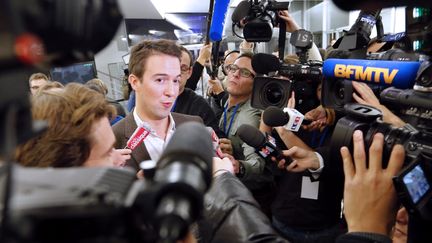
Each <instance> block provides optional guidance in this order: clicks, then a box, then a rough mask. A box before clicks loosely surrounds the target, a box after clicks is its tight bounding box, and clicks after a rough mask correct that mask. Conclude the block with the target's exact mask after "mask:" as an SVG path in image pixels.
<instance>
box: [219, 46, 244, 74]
mask: <svg viewBox="0 0 432 243" xmlns="http://www.w3.org/2000/svg"><path fill="white" fill-rule="evenodd" d="M233 53H238V54H240V51H238V50H233V51H230V52H228V53H227V54H226V55H225V56H224V58H223V62H222V72H223V74H224V75H225V76H226V75H228V74H227V73H226V71H225V68H224V63H225V59H227V57H228V56H229V55H231V54H233Z"/></svg>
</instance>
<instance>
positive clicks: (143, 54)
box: [129, 40, 182, 78]
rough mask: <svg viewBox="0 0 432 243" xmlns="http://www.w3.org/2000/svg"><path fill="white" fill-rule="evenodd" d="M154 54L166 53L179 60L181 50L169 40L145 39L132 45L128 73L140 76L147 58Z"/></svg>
mask: <svg viewBox="0 0 432 243" xmlns="http://www.w3.org/2000/svg"><path fill="white" fill-rule="evenodd" d="M155 54H166V55H169V56H174V57H177V58H178V59H179V61H180V60H181V55H182V53H181V50H180V48H179V47H178V45H177V44H176V43H175V42H174V41H171V40H145V41H142V42H141V43H139V44H137V45H135V46H134V47H132V51H131V56H130V59H129V73H130V74H133V75H135V76H137V77H138V78H141V77H142V76H143V74H144V72H145V70H144V67H145V65H146V61H147V59H148V58H149V57H150V56H152V55H155Z"/></svg>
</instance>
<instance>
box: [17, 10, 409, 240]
mask: <svg viewBox="0 0 432 243" xmlns="http://www.w3.org/2000/svg"><path fill="white" fill-rule="evenodd" d="M278 14H279V17H280V18H281V19H282V20H283V21H285V23H286V30H287V32H290V33H292V32H294V31H296V30H299V29H300V27H299V26H298V25H297V24H296V23H295V21H294V20H293V19H292V17H291V16H290V15H289V13H288V11H280V12H279V13H278ZM253 46H254V43H247V42H243V43H242V44H241V46H240V50H238V51H237V50H231V51H228V52H226V54H225V55H224V57H223V63H222V64H221V69H222V73H223V74H221V75H220V77H219V78H216V77H212V78H210V80H208V89H207V92H206V93H207V94H208V98H204V97H202V96H200V95H198V94H197V93H195V92H194V91H195V89H196V87H197V82H198V81H199V79H200V77H201V76H202V72H203V69H204V67H205V65H206V64H205V61H206V60H208V59H209V58H210V52H211V46H210V45H204V46H203V48H202V49H201V51H200V56H199V57H198V59H197V60H196V61H195V62H194V61H193V60H192V55H191V54H190V52H189V51H188V50H187V49H185V48H184V47H182V46H179V45H177V44H176V43H174V42H172V41H167V40H158V41H143V42H141V43H139V44H137V45H136V46H134V47H133V48H132V50H131V57H130V62H129V68H128V69H129V76H128V82H129V84H130V85H131V88H132V89H133V91H134V102H133V103H134V106H133V109H132V110H131V111H130V112H129V113H126V112H125V111H124V109H123V107H121V106H119V104H117V103H116V102H115V101H113V100H109V99H108V98H106V97H105V95H106V94H107V88H106V86H104V83H103V81H100V80H90V81H88V82H87V83H86V84H85V85H81V84H76V83H71V84H67V85H65V86H63V85H61V84H60V83H57V82H52V81H47V80H48V78H47V77H46V76H44V75H41V74H36V75H32V77H30V79H29V86H30V90H31V93H32V97H31V104H32V116H33V119H34V120H46V121H47V122H48V126H47V129H46V131H44V132H43V133H42V134H40V135H37V136H36V137H34V138H31V139H29V140H28V141H27V142H25V143H24V144H21V145H20V146H18V148H17V150H16V152H15V160H16V161H17V162H18V163H19V164H21V165H23V166H29V167H76V166H90V167H92V166H113V167H130V168H132V170H134V172H136V173H137V179H141V180H142V179H143V178H145V177H146V174H145V173H143V171H142V170H141V167H140V163H141V162H142V161H147V160H152V161H158V160H159V159H160V158H161V155H162V154H163V150H164V148H165V147H166V145H167V143H168V142H169V140H170V139H171V138H172V137H173V135H174V134H175V131H176V130H177V127H181V126H182V124H183V123H188V122H196V123H200V124H204V125H205V126H208V127H211V128H212V129H213V131H214V132H215V133H216V134H217V135H218V137H219V141H218V144H217V146H216V147H217V148H216V150H218V149H220V151H221V153H220V154H218V155H219V158H217V157H215V158H213V174H212V175H213V179H212V186H211V187H210V188H209V190H208V192H207V193H206V194H205V196H204V209H203V215H202V217H201V218H199V219H198V220H197V221H196V222H194V223H193V224H192V226H191V228H190V231H189V233H187V234H186V236H184V238H183V239H182V241H183V242H195V241H197V240H198V241H199V242H286V241H288V242H335V241H337V242H390V241H391V240H390V238H393V242H403V240H404V237H405V241H406V235H407V226H406V225H407V217H408V216H407V214H406V212H404V209H403V208H399V205H398V203H397V198H396V192H395V189H394V188H393V182H392V178H393V177H394V176H395V175H396V174H397V173H398V172H399V171H400V170H401V168H402V165H403V162H404V149H403V147H402V146H400V145H396V146H394V147H393V149H392V152H391V155H390V157H389V161H382V160H383V159H382V154H383V146H384V142H385V141H384V137H383V135H382V134H380V133H377V134H376V135H375V136H374V137H373V138H372V143H371V145H370V147H369V148H368V147H365V145H364V141H363V134H362V132H361V131H356V132H354V134H353V136H352V141H353V150H351V151H350V150H349V149H348V148H347V147H342V148H339V149H340V158H341V159H338V157H339V156H338V155H335V154H331V152H330V150H329V146H330V143H331V141H330V137H331V136H330V135H331V133H332V132H333V130H334V128H335V124H336V122H337V119H338V118H340V117H338V114H336V113H335V112H334V110H332V109H328V108H325V107H323V106H322V105H321V92H320V88H321V84H320V80H318V81H315V82H314V83H313V85H312V88H311V89H312V91H313V92H312V94H310V95H309V96H305V94H303V93H301V92H302V90H301V89H299V90H296V91H297V93H296V92H293V93H292V94H289V95H288V96H289V97H290V99H289V101H288V103H287V104H286V107H288V108H291V109H294V108H299V107H300V108H301V109H304V111H305V118H306V119H307V120H309V121H311V123H310V124H309V125H303V126H302V128H301V130H300V131H299V132H297V133H294V132H292V131H289V130H287V129H286V128H284V127H282V126H277V127H272V126H271V125H269V124H265V122H264V119H263V114H262V110H260V109H257V108H255V107H253V106H252V105H251V96H252V89H253V82H254V78H255V77H256V76H257V72H256V71H255V70H254V68H253V66H252V59H253V55H254V47H253ZM308 52H309V54H308V58H309V60H314V61H322V60H323V59H324V58H325V56H324V57H322V56H321V55H320V54H319V50H318V48H317V47H316V45H315V44H314V45H313V47H312V48H311V49H310V50H309V51H308ZM285 60H286V61H290V62H293V63H298V57H296V56H287V57H286V58H285ZM281 78H282V79H283V77H281ZM44 83H45V84H44ZM352 85H353V88H354V89H355V91H356V93H354V94H353V98H354V100H355V101H356V102H357V103H359V104H365V105H369V106H372V107H375V108H377V109H379V110H381V112H382V119H383V121H384V122H386V123H389V124H392V125H393V126H399V127H401V126H404V125H405V123H404V122H403V121H402V120H401V119H400V118H399V117H397V116H396V115H394V114H393V113H392V112H391V111H390V110H389V109H388V108H386V107H385V106H383V105H382V104H381V103H380V101H379V99H378V98H377V97H376V96H375V94H374V93H373V92H372V90H371V89H370V87H369V86H368V85H366V84H365V83H361V82H354V81H353V82H352ZM285 95H286V94H285ZM305 107H306V108H305ZM300 108H299V109H300ZM111 125H112V128H111ZM242 125H250V126H252V127H254V128H256V129H257V130H258V129H259V130H260V131H262V132H265V133H268V134H271V135H272V136H274V137H276V140H277V141H278V142H277V144H278V147H279V148H280V149H281V150H282V155H283V159H281V158H282V157H280V158H270V160H271V161H268V160H266V159H264V158H262V157H260V156H259V154H257V151H256V148H255V147H252V146H250V145H248V144H247V143H245V142H244V141H243V140H242V139H241V137H240V136H239V129H240V127H241V126H242ZM139 127H143V128H145V129H146V131H147V132H148V135H147V137H145V138H144V139H143V141H142V142H140V145H139V146H138V147H137V148H135V149H131V148H130V147H128V146H129V145H128V141H129V140H130V138H131V137H133V134H134V132H135V130H136V129H137V128H139ZM251 132H252V131H251ZM209 135H210V134H202V136H209ZM338 152H339V151H338ZM213 155H215V154H213ZM383 164H387V167H384V168H383V166H382V165H383ZM342 201H343V205H341V204H342ZM398 210H399V213H398V218H396V212H397V211H398ZM395 222H396V223H395ZM401 239H402V241H399V240H401Z"/></svg>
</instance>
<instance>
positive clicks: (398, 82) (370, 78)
mask: <svg viewBox="0 0 432 243" xmlns="http://www.w3.org/2000/svg"><path fill="white" fill-rule="evenodd" d="M419 67H420V62H411V61H409V62H408V61H407V62H402V61H382V60H361V59H327V60H325V61H324V64H323V74H324V77H325V78H336V79H348V80H356V81H361V82H369V83H375V84H376V83H379V84H381V85H385V86H393V87H396V88H399V89H409V88H412V87H413V85H414V83H415V80H416V76H417V71H418V69H419Z"/></svg>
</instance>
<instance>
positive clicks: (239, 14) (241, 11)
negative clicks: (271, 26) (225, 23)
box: [231, 1, 251, 23]
mask: <svg viewBox="0 0 432 243" xmlns="http://www.w3.org/2000/svg"><path fill="white" fill-rule="evenodd" d="M250 7H251V6H250V3H249V2H248V1H241V2H239V4H238V5H237V7H236V8H235V9H234V11H233V13H232V15H231V21H232V22H233V23H238V22H240V20H242V19H243V18H245V17H246V16H247V15H248V13H249V10H250Z"/></svg>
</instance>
